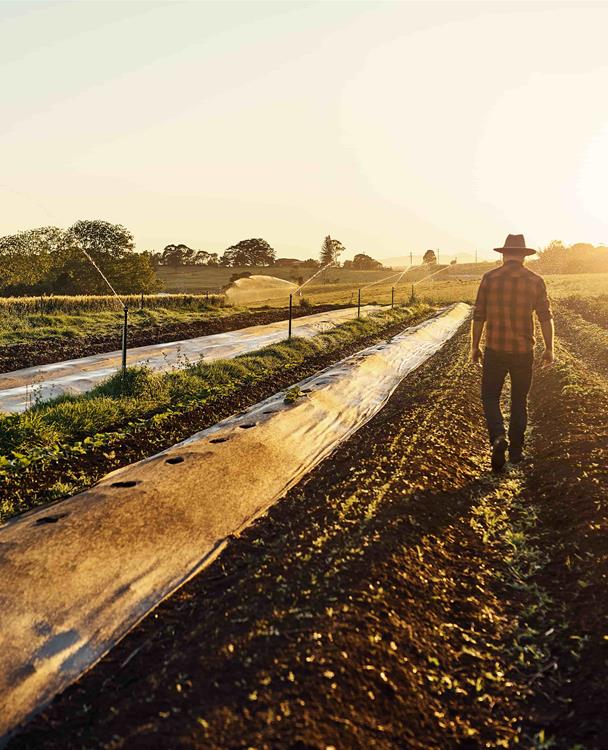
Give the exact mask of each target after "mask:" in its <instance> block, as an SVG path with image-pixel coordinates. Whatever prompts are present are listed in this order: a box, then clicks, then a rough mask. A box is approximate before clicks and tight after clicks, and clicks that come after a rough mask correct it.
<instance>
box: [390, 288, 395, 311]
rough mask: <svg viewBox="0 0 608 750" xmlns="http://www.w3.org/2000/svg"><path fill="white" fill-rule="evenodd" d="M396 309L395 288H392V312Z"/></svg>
mask: <svg viewBox="0 0 608 750" xmlns="http://www.w3.org/2000/svg"><path fill="white" fill-rule="evenodd" d="M393 307H395V287H392V288H391V310H392V309H393Z"/></svg>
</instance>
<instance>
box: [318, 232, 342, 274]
mask: <svg viewBox="0 0 608 750" xmlns="http://www.w3.org/2000/svg"><path fill="white" fill-rule="evenodd" d="M343 252H344V245H343V244H342V243H341V242H340V241H339V240H334V239H332V237H331V236H330V235H329V234H328V235H327V237H326V238H325V239H324V240H323V244H322V245H321V255H320V257H319V260H320V262H321V265H322V266H327V265H328V264H329V263H333V264H334V265H336V266H337V265H339V258H340V255H341V254H342V253H343Z"/></svg>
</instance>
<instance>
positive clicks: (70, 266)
mask: <svg viewBox="0 0 608 750" xmlns="http://www.w3.org/2000/svg"><path fill="white" fill-rule="evenodd" d="M87 256H88V257H87ZM92 261H94V262H95V264H97V266H98V268H99V270H100V271H102V273H103V274H105V276H107V278H108V279H109V280H110V282H111V284H112V286H113V287H114V289H115V290H116V291H117V292H118V293H119V294H126V293H129V292H131V293H139V292H144V293H150V292H154V291H157V290H158V289H159V288H160V283H159V281H158V278H157V276H156V272H155V270H154V265H153V262H152V256H151V254H150V253H146V252H142V253H139V252H136V251H135V241H134V239H133V235H132V234H131V232H129V230H128V229H126V228H125V227H123V226H122V225H121V224H110V223H109V222H107V221H101V220H99V219H93V220H81V221H77V222H76V223H75V224H73V225H72V226H71V227H69V229H60V228H59V227H53V226H48V227H39V228H37V229H28V230H26V231H24V232H19V233H17V234H12V235H8V236H6V237H0V293H2V294H3V295H20V294H108V293H110V291H109V289H108V286H107V284H106V283H105V281H104V280H103V278H102V277H101V275H100V273H99V271H97V270H96V269H95V267H94V265H93V262H92Z"/></svg>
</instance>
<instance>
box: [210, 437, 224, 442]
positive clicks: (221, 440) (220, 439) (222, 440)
mask: <svg viewBox="0 0 608 750" xmlns="http://www.w3.org/2000/svg"><path fill="white" fill-rule="evenodd" d="M226 440H228V438H227V437H218V438H213V440H210V441H209V442H210V443H225V442H226Z"/></svg>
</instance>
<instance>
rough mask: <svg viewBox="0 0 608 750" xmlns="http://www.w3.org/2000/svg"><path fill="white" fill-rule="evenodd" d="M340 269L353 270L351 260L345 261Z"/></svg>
mask: <svg viewBox="0 0 608 750" xmlns="http://www.w3.org/2000/svg"><path fill="white" fill-rule="evenodd" d="M342 268H354V263H353V262H352V260H345V261H344V263H342Z"/></svg>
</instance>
